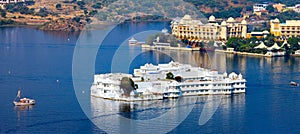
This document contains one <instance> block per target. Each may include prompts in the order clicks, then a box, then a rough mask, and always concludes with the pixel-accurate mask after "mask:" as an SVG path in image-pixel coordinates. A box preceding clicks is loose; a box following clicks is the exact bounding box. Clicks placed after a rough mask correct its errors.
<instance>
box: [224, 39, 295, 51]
mask: <svg viewBox="0 0 300 134" xmlns="http://www.w3.org/2000/svg"><path fill="white" fill-rule="evenodd" d="M261 42H264V44H265V45H266V46H268V47H271V46H272V45H274V43H277V44H278V45H279V46H282V45H283V43H284V42H283V41H276V37H274V36H272V35H270V36H268V37H266V38H262V39H257V38H255V37H253V38H249V39H243V38H238V37H232V38H230V39H228V41H227V44H226V47H231V48H234V50H235V51H240V52H250V53H261V54H265V53H267V51H268V50H267V49H255V47H256V46H258V45H259V44H260V43H261ZM298 42H300V37H291V38H289V39H288V43H289V44H290V47H288V46H284V47H283V48H282V50H284V51H286V52H287V54H292V53H294V52H295V51H296V50H299V49H300V45H299V44H298ZM226 47H225V48H226ZM225 48H224V49H225ZM272 51H278V50H272Z"/></svg>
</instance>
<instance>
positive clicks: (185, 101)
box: [91, 94, 245, 133]
mask: <svg viewBox="0 0 300 134" xmlns="http://www.w3.org/2000/svg"><path fill="white" fill-rule="evenodd" d="M217 98H219V99H221V103H216V100H215V99H217ZM177 103H178V105H176V104H177ZM244 106H245V94H236V95H216V96H195V97H181V98H178V99H169V100H155V101H140V102H121V101H113V100H106V99H102V98H94V97H91V115H92V121H93V122H94V123H95V124H96V125H97V124H98V125H99V123H100V124H101V125H100V128H101V129H104V131H106V130H107V131H109V132H111V130H122V129H124V130H125V129H126V131H127V130H128V131H129V130H130V131H134V129H133V130H132V128H133V127H134V125H136V124H135V123H134V122H132V121H129V122H125V121H124V120H122V117H126V118H128V119H133V120H150V121H151V120H153V119H154V118H158V117H159V116H162V115H164V114H170V113H168V111H169V110H171V109H175V110H174V111H172V112H171V114H172V116H170V117H172V118H179V117H180V116H181V112H182V111H181V110H176V109H180V108H185V107H193V108H194V109H197V111H195V110H193V111H190V113H189V115H188V116H195V115H196V116H199V115H200V114H199V113H201V114H202V113H204V114H211V115H212V116H213V115H214V112H215V111H211V113H209V112H210V109H215V108H216V110H217V111H218V110H220V111H219V112H220V113H221V114H222V118H224V120H228V121H229V118H230V115H232V114H234V115H237V116H241V117H243V114H244V109H245V108H244ZM232 108H238V109H239V110H236V109H235V110H233V111H232ZM234 111H239V112H238V113H236V112H235V113H232V112H234ZM205 112H206V113H205ZM207 112H208V113H207ZM119 115H120V116H119ZM201 116H202V115H201ZM193 119H194V120H197V121H198V120H199V119H200V117H196V118H193ZM169 120H171V118H169ZM208 121H209V119H208ZM191 122H193V121H191ZM124 123H126V127H125V128H124V127H123V126H124ZM165 123H166V124H164V125H165V127H167V126H168V125H174V124H168V123H167V121H165ZM179 123H181V122H179ZM149 125H150V124H149ZM178 125H179V124H178ZM101 126H102V127H104V126H105V128H102V127H101ZM148 127H151V126H148ZM156 129H160V128H158V127H156ZM136 131H138V130H136ZM136 131H134V132H136ZM139 131H141V130H139ZM144 131H147V130H144ZM158 131H159V130H158ZM161 131H162V130H161ZM143 133H147V132H143Z"/></svg>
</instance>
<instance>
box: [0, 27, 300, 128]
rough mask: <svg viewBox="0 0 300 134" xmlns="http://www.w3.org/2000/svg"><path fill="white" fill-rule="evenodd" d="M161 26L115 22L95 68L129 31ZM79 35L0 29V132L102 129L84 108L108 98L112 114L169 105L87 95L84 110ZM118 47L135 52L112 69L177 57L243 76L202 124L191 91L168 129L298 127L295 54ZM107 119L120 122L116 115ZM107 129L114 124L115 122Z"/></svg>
mask: <svg viewBox="0 0 300 134" xmlns="http://www.w3.org/2000/svg"><path fill="white" fill-rule="evenodd" d="M164 25H165V24H164V23H159V22H153V23H126V24H123V25H119V26H117V27H116V28H115V29H114V30H113V31H112V32H111V33H110V34H109V36H108V37H107V38H106V40H104V43H103V45H102V46H101V48H100V50H99V52H98V54H97V58H96V59H97V60H96V61H95V68H96V69H95V70H94V71H95V72H96V73H107V72H110V71H111V70H112V68H111V66H112V63H111V61H112V60H113V58H112V57H113V56H114V55H115V53H116V52H117V51H116V50H117V48H118V47H119V46H120V44H122V43H123V44H124V43H127V42H126V40H128V39H129V38H130V37H131V36H132V35H134V34H137V33H139V32H142V31H146V30H161V29H162V28H164V27H165V26H164ZM78 37H79V35H78V34H76V33H74V34H68V33H61V32H60V33H59V32H44V31H40V30H36V29H33V28H20V27H13V28H9V27H7V28H0V99H1V101H0V119H1V122H0V133H105V132H104V131H103V130H104V129H100V128H98V127H97V125H94V124H93V122H92V121H94V122H95V120H96V121H97V118H94V119H93V120H92V121H91V120H89V118H88V117H87V116H86V115H85V113H88V112H90V113H91V114H92V115H93V116H94V117H95V116H98V115H99V114H104V115H105V113H101V112H100V113H99V112H97V110H98V111H99V110H103V109H105V108H104V107H103V106H105V105H110V106H115V107H116V108H117V111H119V112H117V113H116V114H118V115H121V116H123V117H126V118H131V119H134V120H137V119H140V120H147V119H150V118H155V117H158V116H159V115H162V114H164V113H166V112H167V111H168V110H169V109H170V107H172V106H174V104H175V102H174V101H157V102H149V103H145V104H144V103H143V104H135V105H131V104H126V103H125V104H122V103H115V102H110V101H104V100H99V99H95V98H87V99H86V101H87V102H89V103H90V104H89V108H90V111H86V109H85V110H84V111H83V110H82V109H81V107H80V105H79V103H78V101H77V98H76V95H75V91H74V89H73V88H74V87H73V82H72V60H73V52H74V48H75V45H76V41H77V39H78ZM121 48H122V49H121V50H122V51H121V52H120V54H119V55H120V57H123V58H124V59H126V58H127V57H128V55H138V56H137V57H135V58H134V59H133V61H132V62H131V63H130V65H129V67H122V65H124V64H128V63H126V60H122V61H120V62H118V64H116V65H120V66H119V68H118V67H117V68H115V69H116V71H117V70H118V69H121V70H125V71H128V72H131V73H132V69H133V68H136V67H138V66H140V65H142V64H145V63H166V62H169V61H171V60H175V59H176V60H178V61H180V62H184V63H192V64H194V65H198V66H203V67H206V68H208V67H211V66H213V68H216V69H218V70H219V71H220V72H224V71H227V72H231V71H235V72H237V73H242V74H243V75H244V77H245V78H246V79H247V93H246V94H239V95H232V96H223V97H222V99H221V103H220V105H219V106H218V107H217V110H216V112H215V113H214V114H213V116H212V118H211V119H210V120H208V122H207V123H206V124H204V125H198V121H199V116H200V114H201V111H202V109H203V108H204V105H205V103H206V102H207V99H208V97H207V96H200V97H197V98H196V99H197V101H196V104H195V106H194V107H193V109H192V110H191V113H190V114H189V115H188V116H187V118H186V119H185V120H184V121H183V122H181V123H180V125H179V126H177V127H176V128H175V129H173V130H171V131H170V133H300V127H299V126H300V114H299V113H300V87H291V86H290V85H289V82H290V81H296V82H300V66H299V65H300V58H297V57H278V58H272V59H271V58H263V57H246V56H237V55H230V54H229V55H225V54H220V53H200V52H183V51H181V52H175V51H165V52H155V51H148V50H142V49H141V48H140V47H128V46H127V45H124V46H122V47H121ZM126 52H127V53H126ZM18 88H20V89H22V95H24V97H25V96H27V97H32V98H34V99H35V100H36V101H37V103H36V105H34V106H31V107H15V106H13V104H12V101H13V100H14V98H15V96H16V94H17V90H18ZM86 94H88V92H87V93H86ZM190 99H191V98H182V102H183V104H184V105H189V104H190V103H191V102H190ZM178 101H180V100H178ZM132 109H133V110H132ZM129 111H132V112H129ZM84 112H85V113H84ZM175 115H176V113H175ZM100 119H101V118H100ZM109 122H116V123H119V124H121V123H120V122H118V120H111V121H109ZM168 125H170V124H165V126H166V127H167V126H168ZM107 129H111V130H113V129H114V126H110V128H107ZM153 129H155V128H153ZM122 130H124V131H122V132H131V133H133V132H138V131H132V130H128V131H127V130H126V128H122ZM146 133H151V131H147V132H146Z"/></svg>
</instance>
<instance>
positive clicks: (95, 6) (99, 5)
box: [92, 2, 102, 9]
mask: <svg viewBox="0 0 300 134" xmlns="http://www.w3.org/2000/svg"><path fill="white" fill-rule="evenodd" d="M92 7H93V8H95V9H100V8H101V7H102V5H101V3H99V2H98V3H96V4H94V5H92Z"/></svg>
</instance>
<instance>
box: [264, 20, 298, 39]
mask: <svg viewBox="0 0 300 134" xmlns="http://www.w3.org/2000/svg"><path fill="white" fill-rule="evenodd" d="M270 25H271V28H270V32H271V34H273V35H274V36H279V37H284V38H290V37H299V36H300V20H287V21H286V23H280V20H279V19H277V18H276V19H274V20H271V21H270Z"/></svg>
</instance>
